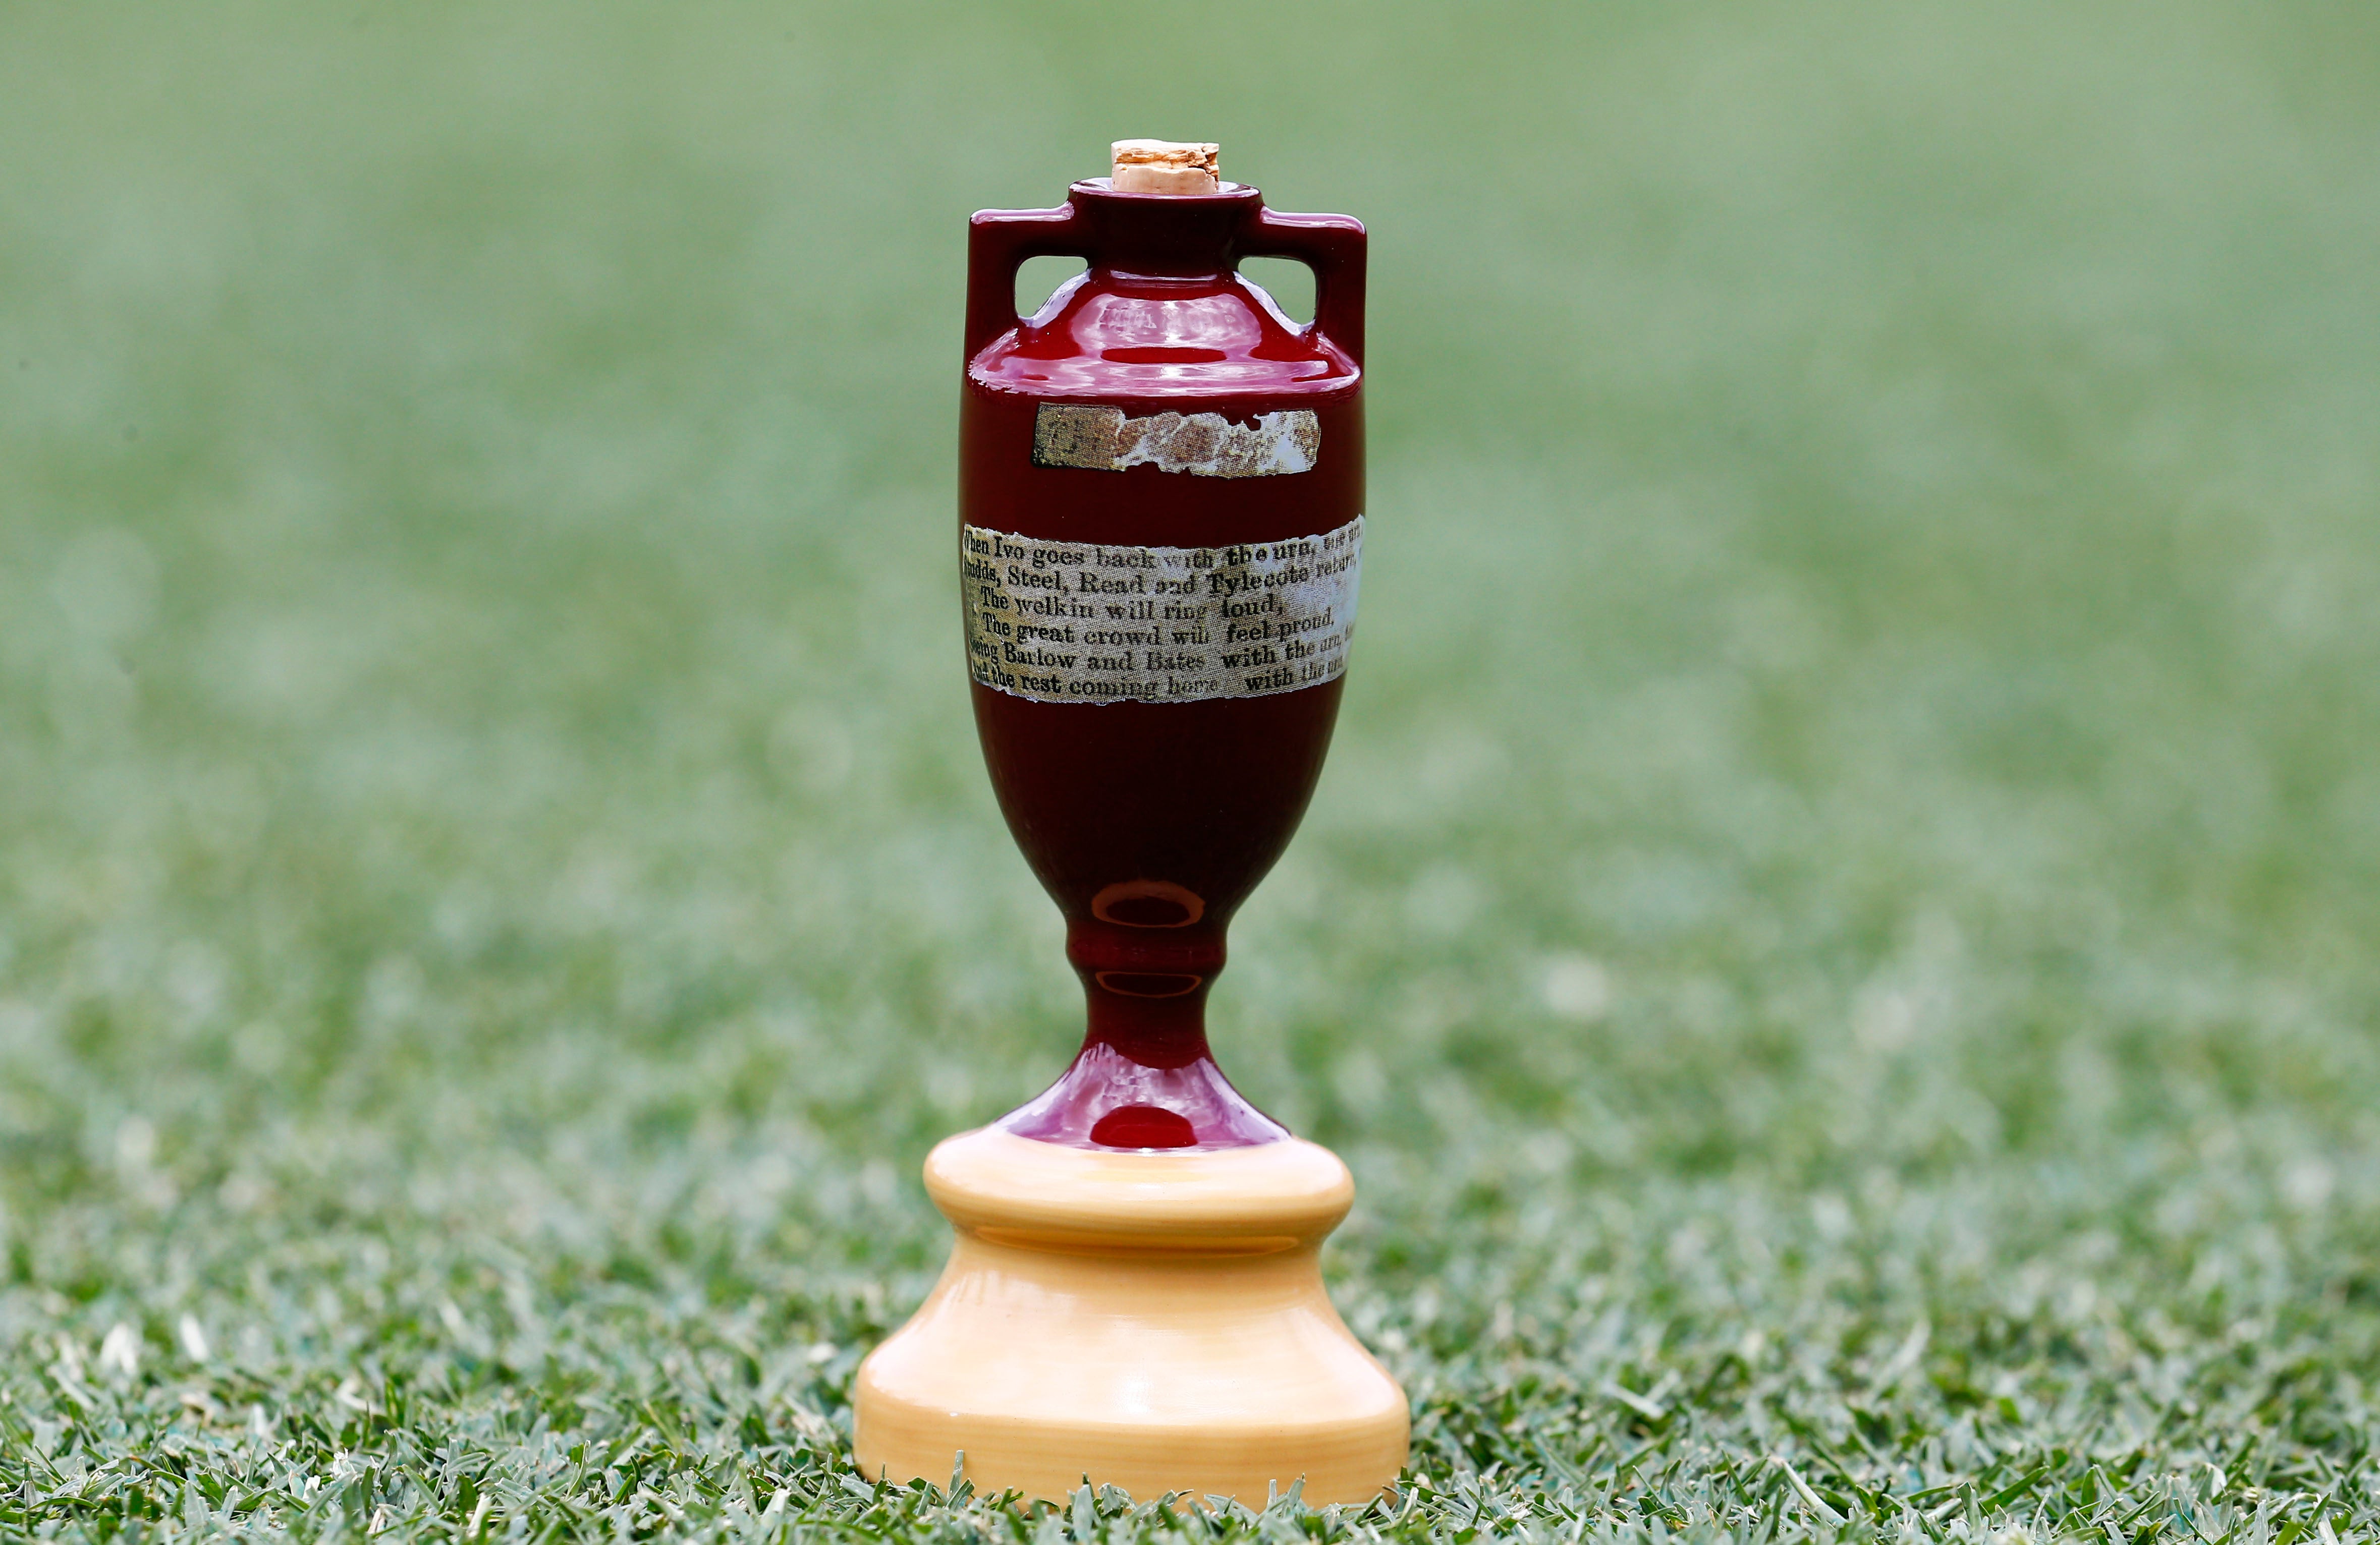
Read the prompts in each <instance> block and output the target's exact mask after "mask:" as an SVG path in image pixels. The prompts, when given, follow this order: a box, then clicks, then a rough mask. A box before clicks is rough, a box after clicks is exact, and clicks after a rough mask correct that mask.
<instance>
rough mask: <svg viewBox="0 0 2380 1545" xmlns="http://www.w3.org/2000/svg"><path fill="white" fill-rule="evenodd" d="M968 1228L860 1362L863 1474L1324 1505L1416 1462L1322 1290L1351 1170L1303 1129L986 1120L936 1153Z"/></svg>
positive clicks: (1393, 1386) (944, 1191)
mask: <svg viewBox="0 0 2380 1545" xmlns="http://www.w3.org/2000/svg"><path fill="white" fill-rule="evenodd" d="M926 1189H927V1190H928V1191H929V1193H930V1194H931V1195H932V1197H933V1199H934V1204H935V1205H936V1206H938V1207H940V1208H941V1211H942V1213H943V1215H944V1216H946V1217H948V1218H949V1219H950V1220H951V1223H952V1225H953V1228H954V1229H955V1230H956V1231H957V1241H956V1243H955V1245H954V1246H953V1249H952V1251H951V1260H950V1264H949V1265H948V1266H947V1267H945V1268H944V1269H943V1272H942V1276H941V1281H940V1282H939V1283H938V1284H937V1285H935V1287H934V1290H933V1292H932V1294H931V1295H929V1297H928V1298H927V1299H926V1302H925V1303H924V1304H923V1305H922V1306H921V1307H920V1308H919V1309H918V1310H917V1314H916V1316H915V1317H914V1318H912V1319H911V1320H910V1322H908V1323H907V1324H906V1325H905V1326H903V1327H902V1328H901V1329H900V1330H899V1331H898V1332H897V1333H895V1334H893V1335H892V1337H891V1338H890V1339H889V1340H887V1341H886V1342H885V1343H884V1344H883V1345H882V1346H879V1347H878V1348H877V1349H876V1350H875V1352H874V1353H872V1354H870V1355H869V1357H868V1360H867V1361H866V1362H865V1363H863V1364H861V1365H860V1370H859V1377H858V1382H857V1388H856V1394H855V1396H854V1402H853V1404H854V1427H855V1434H854V1437H855V1442H854V1448H855V1450H856V1457H857V1460H858V1463H859V1467H860V1469H861V1471H862V1472H863V1473H864V1474H866V1475H867V1476H868V1477H869V1478H870V1479H874V1478H876V1477H878V1476H887V1477H890V1478H891V1479H893V1480H896V1481H906V1480H910V1479H918V1478H923V1479H927V1480H929V1481H931V1482H933V1483H934V1484H935V1485H938V1486H940V1485H945V1484H948V1483H950V1481H951V1479H952V1477H953V1474H954V1473H963V1474H964V1475H965V1478H966V1479H970V1480H972V1481H973V1482H974V1483H975V1486H976V1489H977V1491H979V1492H988V1493H997V1492H999V1491H1003V1490H1006V1489H1009V1488H1014V1489H1016V1490H1018V1491H1023V1492H1024V1493H1025V1494H1026V1495H1027V1496H1028V1497H1037V1498H1046V1499H1049V1500H1051V1501H1057V1500H1061V1499H1062V1498H1063V1497H1065V1496H1066V1495H1067V1494H1068V1493H1069V1492H1071V1491H1074V1490H1075V1488H1076V1487H1079V1486H1081V1485H1083V1484H1084V1483H1085V1482H1086V1481H1088V1482H1089V1483H1091V1484H1093V1485H1101V1486H1117V1487H1121V1488H1123V1490H1124V1491H1128V1492H1130V1493H1131V1494H1132V1495H1133V1496H1134V1497H1135V1498H1137V1499H1141V1500H1147V1499H1149V1498H1153V1497H1158V1496H1161V1495H1163V1494H1165V1493H1167V1492H1184V1493H1188V1494H1190V1495H1192V1496H1194V1497H1204V1496H1208V1495H1221V1496H1231V1497H1234V1498H1237V1499H1238V1500H1240V1501H1241V1502H1243V1503H1249V1504H1251V1505H1254V1506H1262V1505H1263V1504H1264V1503H1265V1501H1266V1498H1267V1497H1268V1495H1269V1494H1270V1493H1272V1492H1275V1491H1287V1490H1288V1489H1289V1488H1290V1486H1291V1485H1293V1483H1295V1482H1297V1481H1299V1480H1301V1479H1302V1480H1304V1482H1305V1491H1304V1493H1303V1495H1304V1497H1305V1500H1306V1501H1307V1502H1308V1503H1314V1504H1317V1505H1322V1504H1326V1503H1360V1502H1364V1501H1366V1500H1368V1499H1370V1498H1371V1497H1373V1496H1375V1495H1377V1494H1378V1492H1379V1491H1381V1490H1382V1489H1383V1488H1384V1487H1386V1486H1388V1485H1389V1484H1390V1482H1392V1481H1393V1480H1395V1479H1396V1478H1397V1474H1398V1471H1399V1470H1400V1469H1402V1468H1403V1465H1404V1461H1405V1448H1406V1440H1407V1433H1408V1418H1407V1413H1406V1406H1405V1397H1404V1392H1403V1390H1402V1389H1400V1388H1399V1387H1398V1385H1397V1382H1396V1381H1395V1379H1393V1378H1391V1377H1390V1374H1389V1372H1388V1370H1386V1369H1384V1368H1382V1367H1381V1366H1380V1365H1379V1363H1378V1361H1376V1360H1375V1359H1374V1358H1372V1356H1371V1354H1369V1353H1368V1352H1366V1351H1365V1350H1364V1348H1363V1346H1361V1345H1360V1344H1359V1343H1358V1342H1357V1341H1356V1340H1355V1338H1354V1335H1353V1334H1350V1333H1349V1331H1348V1330H1347V1327H1346V1325H1345V1324H1344V1322H1342V1321H1341V1320H1340V1318H1339V1315H1338V1311H1337V1310H1334V1309H1332V1308H1331V1306H1330V1297H1329V1295H1328V1294H1327V1293H1326V1292H1325V1291H1324V1288H1323V1285H1322V1273H1321V1270H1320V1264H1319V1252H1320V1249H1321V1245H1322V1240H1323V1238H1324V1237H1325V1236H1327V1235H1328V1234H1329V1233H1330V1230H1331V1229H1332V1228H1334V1227H1336V1226H1337V1225H1338V1223H1339V1221H1340V1219H1342V1217H1344V1216H1345V1215H1346V1213H1347V1209H1348V1206H1349V1205H1350V1204H1351V1203H1352V1201H1354V1182H1353V1180H1352V1179H1351V1178H1350V1177H1349V1176H1348V1173H1347V1167H1346V1165H1342V1164H1341V1163H1340V1162H1339V1159H1338V1156H1337V1155H1335V1154H1333V1153H1330V1150H1328V1149H1326V1148H1321V1147H1318V1146H1317V1145H1316V1144H1314V1143H1310V1142H1305V1141H1300V1140H1298V1139H1295V1138H1289V1139H1284V1140H1282V1141H1278V1142H1269V1143H1265V1144H1262V1145H1260V1146H1257V1147H1249V1148H1230V1149H1220V1150H1209V1151H1178V1150H1177V1151H1171V1152H1167V1151H1141V1152H1118V1151H1099V1150H1090V1149H1083V1148H1073V1147H1065V1146H1062V1145H1060V1144H1057V1143H1050V1142H1041V1141H1035V1140H1033V1139H1029V1138H1020V1137H1016V1136H1014V1135H1013V1134H1011V1133H1008V1132H1003V1131H1001V1130H999V1129H992V1128H987V1129H982V1130H979V1131H974V1132H968V1133H965V1134H963V1135H961V1136H958V1137H954V1138H951V1139H949V1140H947V1141H944V1142H942V1143H941V1145H940V1146H938V1147H936V1148H935V1150H934V1151H933V1153H931V1154H930V1155H929V1157H928V1158H927V1160H926Z"/></svg>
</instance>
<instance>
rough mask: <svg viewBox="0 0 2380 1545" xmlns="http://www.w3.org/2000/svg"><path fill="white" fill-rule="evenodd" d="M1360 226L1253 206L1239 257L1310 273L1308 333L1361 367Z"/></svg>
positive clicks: (1339, 217)
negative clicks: (1286, 263)
mask: <svg viewBox="0 0 2380 1545" xmlns="http://www.w3.org/2000/svg"><path fill="white" fill-rule="evenodd" d="M1364 243H1365V234H1364V223H1363V222H1362V221H1360V220H1358V219H1356V218H1355V217H1354V216H1353V215H1349V214H1283V213H1281V211H1278V210H1269V209H1265V208H1263V207H1261V206H1259V207H1258V208H1257V211H1256V217H1255V218H1254V219H1252V220H1251V221H1249V222H1248V229H1247V233H1246V235H1245V236H1243V237H1242V238H1241V241H1240V256H1241V257H1243V258H1287V259H1289V260H1291V261H1292V262H1299V263H1304V264H1305V266H1306V267H1307V268H1310V269H1312V270H1313V271H1314V331H1316V332H1319V333H1321V334H1322V336H1324V337H1325V338H1328V339H1330V341H1331V342H1332V343H1334V344H1338V345H1339V346H1340V347H1341V348H1342V349H1344V350H1346V351H1347V354H1348V356H1349V357H1351V358H1352V359H1354V361H1355V368H1357V369H1361V368H1363V365H1364Z"/></svg>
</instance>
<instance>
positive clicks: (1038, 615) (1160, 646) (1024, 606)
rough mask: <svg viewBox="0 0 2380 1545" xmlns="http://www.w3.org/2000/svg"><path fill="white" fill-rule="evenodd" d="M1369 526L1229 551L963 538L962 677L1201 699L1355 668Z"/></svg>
mask: <svg viewBox="0 0 2380 1545" xmlns="http://www.w3.org/2000/svg"><path fill="white" fill-rule="evenodd" d="M1363 558H1364V517H1363V516H1361V515H1357V516H1356V517H1355V518H1354V520H1351V521H1349V522H1348V523H1347V524H1346V525H1342V526H1341V527H1339V529H1337V530H1336V531H1326V532H1324V533H1323V534H1322V535H1320V536H1318V537H1290V538H1288V539H1286V540H1284V541H1278V542H1250V543H1245V544H1242V545H1240V546H1236V547H1223V548H1147V547H1110V546H1106V545H1103V544H1100V543H1097V542H1050V541H1043V540H1041V539H1040V538H1039V537H1019V536H1016V535H1014V533H1011V532H1006V531H990V530H987V529H985V528H984V527H982V526H979V525H965V526H961V527H960V528H959V566H960V572H961V590H962V594H963V596H964V597H965V606H966V642H967V669H968V670H969V671H970V672H971V673H972V674H973V675H974V677H975V679H976V680H977V681H978V682H982V683H983V684H984V685H985V686H988V687H993V688H997V689H998V690H999V691H1002V692H1005V693H1009V694H1013V695H1014V696H1017V697H1029V698H1032V699H1033V700H1034V701H1036V702H1039V703H1123V702H1142V703H1196V702H1200V701H1203V700H1205V699H1207V698H1210V697H1265V696H1269V695H1270V694H1273V693H1277V692H1296V691H1298V690H1299V689H1300V688H1303V687H1310V686H1318V685H1320V684H1321V683H1322V682H1328V681H1332V680H1335V679H1336V678H1338V677H1339V676H1340V675H1342V674H1343V673H1344V672H1345V671H1346V669H1347V639H1348V636H1349V634H1352V633H1354V628H1355V594H1356V587H1357V582H1358V580H1359V579H1360V578H1361V576H1362V573H1363Z"/></svg>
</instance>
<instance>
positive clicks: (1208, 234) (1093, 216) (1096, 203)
mask: <svg viewBox="0 0 2380 1545" xmlns="http://www.w3.org/2000/svg"><path fill="white" fill-rule="evenodd" d="M1066 202H1067V204H1068V205H1069V206H1071V207H1072V208H1073V210H1074V211H1075V221H1076V222H1077V223H1078V224H1079V225H1080V227H1081V231H1082V244H1083V247H1084V251H1085V260H1086V261H1087V262H1088V263H1089V264H1090V265H1091V266H1092V267H1093V268H1095V269H1108V270H1111V271H1113V272H1118V273H1127V274H1135V275H1140V276H1145V277H1148V278H1155V279H1211V278H1213V277H1215V276H1217V275H1219V274H1221V273H1224V272H1228V271H1229V270H1231V269H1232V268H1233V266H1234V265H1236V264H1237V263H1238V261H1239V259H1240V249H1241V246H1242V244H1243V242H1244V241H1245V236H1246V233H1247V232H1248V230H1249V228H1250V227H1251V226H1252V225H1253V224H1254V223H1255V221H1256V218H1257V211H1258V210H1260V209H1261V208H1262V207H1263V201H1262V199H1261V198H1260V196H1259V195H1258V194H1257V190H1256V189H1255V188H1253V187H1247V186H1246V185H1245V184H1242V183H1225V184H1224V185H1223V188H1222V191H1221V192H1220V193H1208V194H1196V195H1187V196H1184V195H1180V194H1163V193H1118V192H1117V191H1115V190H1114V189H1113V188H1111V187H1109V186H1108V179H1107V178H1105V177H1092V178H1089V179H1087V180H1086V181H1083V182H1078V183H1076V184H1075V185H1074V186H1073V187H1070V188H1068V189H1067V190H1066Z"/></svg>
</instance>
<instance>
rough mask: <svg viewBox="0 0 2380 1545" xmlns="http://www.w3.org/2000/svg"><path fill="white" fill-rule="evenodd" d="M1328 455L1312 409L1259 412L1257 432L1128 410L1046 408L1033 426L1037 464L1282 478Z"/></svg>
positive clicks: (1214, 418) (1215, 416) (1220, 420)
mask: <svg viewBox="0 0 2380 1545" xmlns="http://www.w3.org/2000/svg"><path fill="white" fill-rule="evenodd" d="M1321 452H1322V421H1321V420H1320V419H1318V418H1317V417H1316V416H1314V414H1313V412H1312V410H1310V409H1307V408H1293V409H1291V410H1288V411H1286V412H1282V413H1267V414H1260V415H1258V416H1257V421H1256V424H1255V426H1254V427H1253V428H1251V427H1247V426H1244V425H1239V424H1234V423H1233V422H1232V421H1231V420H1230V419H1228V418H1225V417H1224V416H1222V415H1221V414H1220V413H1158V414H1151V415H1150V416H1148V417H1147V418H1126V417H1125V416H1123V409H1122V408H1112V407H1100V406H1098V405H1097V404H1086V403H1044V404H1041V410H1040V412H1039V413H1038V414H1037V415H1036V416H1034V420H1033V464H1034V465H1036V466H1079V467H1088V468H1090V469H1091V470H1093V471H1097V472H1122V471H1123V470H1124V469H1125V468H1126V467H1134V466H1139V465H1143V464H1144V463H1145V464H1147V465H1150V466H1154V467H1157V468H1159V469H1160V470H1161V471H1165V472H1186V473H1188V474H1190V475H1191V476H1192V477H1281V476H1283V475H1285V474H1288V473H1293V472H1311V471H1313V470H1314V463H1315V459H1316V458H1317V457H1318V456H1319V455H1320V454H1321Z"/></svg>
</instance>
